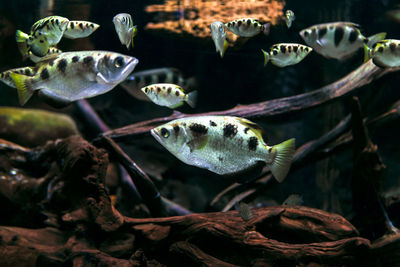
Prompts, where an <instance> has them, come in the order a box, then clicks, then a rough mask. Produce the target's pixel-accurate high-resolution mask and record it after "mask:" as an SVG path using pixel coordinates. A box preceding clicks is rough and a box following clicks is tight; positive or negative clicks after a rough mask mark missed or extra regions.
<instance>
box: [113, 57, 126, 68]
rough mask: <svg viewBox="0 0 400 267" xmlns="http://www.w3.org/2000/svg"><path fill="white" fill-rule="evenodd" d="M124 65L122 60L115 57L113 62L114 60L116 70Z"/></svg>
mask: <svg viewBox="0 0 400 267" xmlns="http://www.w3.org/2000/svg"><path fill="white" fill-rule="evenodd" d="M123 65H124V59H123V58H122V57H117V58H116V59H115V60H114V66H115V67H116V68H120V67H122V66H123Z"/></svg>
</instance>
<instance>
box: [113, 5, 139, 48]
mask: <svg viewBox="0 0 400 267" xmlns="http://www.w3.org/2000/svg"><path fill="white" fill-rule="evenodd" d="M113 23H114V26H115V31H116V32H117V34H118V38H119V40H120V42H121V44H123V45H125V46H126V48H127V49H130V48H131V47H132V48H133V46H134V44H133V38H134V37H135V36H136V34H137V27H136V26H134V25H133V21H132V17H131V15H129V14H127V13H121V14H118V15H116V16H115V17H114V18H113Z"/></svg>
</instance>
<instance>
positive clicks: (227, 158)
mask: <svg viewBox="0 0 400 267" xmlns="http://www.w3.org/2000/svg"><path fill="white" fill-rule="evenodd" d="M151 134H152V135H153V136H154V138H155V139H156V140H157V141H158V142H160V144H161V145H163V146H164V147H165V148H166V149H167V150H168V151H169V152H171V153H172V154H173V155H174V156H176V157H177V158H178V159H180V160H181V161H183V162H185V163H186V164H189V165H193V166H197V167H200V168H205V169H208V170H210V171H212V172H214V173H217V174H220V175H231V174H236V173H241V172H243V171H245V170H249V169H251V168H252V167H255V166H257V165H258V164H259V163H260V162H265V163H266V164H267V166H268V167H269V168H270V170H271V172H272V175H273V176H274V177H275V178H276V179H277V180H278V181H279V182H282V181H283V180H284V178H285V177H286V175H287V173H288V171H289V168H290V165H291V162H292V158H293V154H294V152H295V139H294V138H292V139H289V140H287V141H285V142H283V143H280V144H278V145H274V146H269V145H267V144H266V143H265V141H264V139H263V137H262V136H263V132H262V129H261V127H260V126H258V125H257V124H255V123H253V122H251V121H249V120H247V119H243V118H239V117H231V116H195V117H187V118H181V119H177V120H174V121H171V122H169V123H166V124H164V125H161V126H158V127H156V128H154V129H152V130H151Z"/></svg>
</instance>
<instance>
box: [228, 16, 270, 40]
mask: <svg viewBox="0 0 400 267" xmlns="http://www.w3.org/2000/svg"><path fill="white" fill-rule="evenodd" d="M225 26H226V27H227V28H228V29H229V30H230V31H231V32H233V33H234V34H236V35H239V36H241V37H253V36H255V35H257V34H259V33H260V32H263V33H264V34H266V35H267V34H268V33H269V24H268V23H266V24H261V23H260V21H258V20H257V19H252V18H243V19H236V20H233V21H231V22H228V23H225Z"/></svg>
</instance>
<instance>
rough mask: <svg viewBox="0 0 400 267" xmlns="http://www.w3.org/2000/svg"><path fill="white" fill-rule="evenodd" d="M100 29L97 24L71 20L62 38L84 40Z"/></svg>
mask: <svg viewBox="0 0 400 267" xmlns="http://www.w3.org/2000/svg"><path fill="white" fill-rule="evenodd" d="M99 27H100V25H99V24H96V23H93V22H90V21H84V20H71V21H69V22H68V25H67V27H66V28H65V31H64V34H63V36H64V37H66V38H68V39H77V38H84V37H88V36H89V35H91V34H92V33H93V32H94V31H96V30H97V29H98V28H99Z"/></svg>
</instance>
